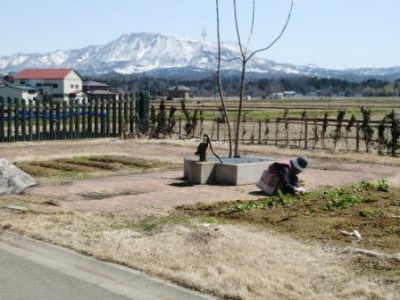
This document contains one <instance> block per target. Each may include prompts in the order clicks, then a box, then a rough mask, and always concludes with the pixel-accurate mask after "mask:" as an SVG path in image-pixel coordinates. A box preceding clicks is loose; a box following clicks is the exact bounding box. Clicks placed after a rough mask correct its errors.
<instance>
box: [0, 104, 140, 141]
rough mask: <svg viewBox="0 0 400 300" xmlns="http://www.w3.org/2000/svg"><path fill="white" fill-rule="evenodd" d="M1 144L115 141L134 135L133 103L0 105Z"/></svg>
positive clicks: (134, 116)
mask: <svg viewBox="0 0 400 300" xmlns="http://www.w3.org/2000/svg"><path fill="white" fill-rule="evenodd" d="M0 120H1V122H0V142H17V141H41V140H64V139H85V138H100V137H116V136H120V135H122V134H123V133H124V132H126V131H130V132H132V131H134V130H135V128H134V127H135V126H136V124H137V122H135V121H137V120H136V108H135V100H133V99H123V100H115V99H94V100H93V101H92V102H91V103H87V102H86V101H83V102H82V103H81V104H77V103H75V102H74V101H73V100H71V101H70V102H55V103H51V102H50V103H37V104H36V103H35V104H34V103H32V101H31V102H29V103H28V104H27V103H26V102H25V101H24V100H22V101H20V103H17V104H11V105H6V104H4V103H1V104H0Z"/></svg>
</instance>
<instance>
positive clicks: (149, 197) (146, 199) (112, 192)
mask: <svg viewBox="0 0 400 300" xmlns="http://www.w3.org/2000/svg"><path fill="white" fill-rule="evenodd" d="M333 168H334V169H333V170H332V167H331V168H330V169H313V168H310V169H309V170H307V172H305V173H302V174H301V175H300V178H301V179H303V180H305V181H306V183H307V184H306V188H307V189H309V190H313V189H317V188H328V187H332V186H343V185H348V184H355V183H358V182H360V181H362V180H364V181H368V180H376V179H380V178H389V177H392V176H399V177H400V168H397V167H389V166H376V165H368V164H340V163H339V164H334V166H333ZM182 176H183V171H172V172H163V173H147V174H135V175H127V176H114V177H107V178H100V179H89V180H81V181H74V182H71V183H70V184H65V185H58V186H35V187H31V188H29V189H27V190H26V192H27V193H33V194H38V195H51V196H54V197H56V198H57V199H59V200H61V205H62V206H63V207H65V208H69V209H74V210H125V209H132V208H135V207H140V206H150V207H156V208H161V209H170V208H173V207H176V206H179V205H185V204H195V203H198V202H203V203H204V202H219V201H235V200H251V199H257V198H261V197H265V195H263V194H262V193H261V192H260V190H259V189H258V188H257V187H256V186H255V185H254V184H250V185H241V186H226V185H191V184H187V183H186V182H185V181H183V180H182Z"/></svg>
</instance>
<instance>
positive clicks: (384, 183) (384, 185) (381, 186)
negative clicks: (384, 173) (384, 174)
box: [376, 179, 389, 192]
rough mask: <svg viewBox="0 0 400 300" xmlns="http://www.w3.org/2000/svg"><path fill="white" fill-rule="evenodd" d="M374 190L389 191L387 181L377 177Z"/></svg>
mask: <svg viewBox="0 0 400 300" xmlns="http://www.w3.org/2000/svg"><path fill="white" fill-rule="evenodd" d="M376 190H377V191H380V192H388V191H389V183H388V182H387V181H386V180H385V179H379V180H378V183H377V184H376Z"/></svg>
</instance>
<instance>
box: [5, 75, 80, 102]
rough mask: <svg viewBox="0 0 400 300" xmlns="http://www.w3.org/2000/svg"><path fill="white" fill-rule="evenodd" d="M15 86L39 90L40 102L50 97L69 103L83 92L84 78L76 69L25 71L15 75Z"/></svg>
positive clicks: (38, 97)
mask: <svg viewBox="0 0 400 300" xmlns="http://www.w3.org/2000/svg"><path fill="white" fill-rule="evenodd" d="M13 85H14V86H26V87H29V88H31V89H39V90H40V95H38V96H37V99H38V100H42V99H43V98H44V97H47V96H49V97H51V99H52V100H55V101H67V100H68V99H70V98H71V96H72V95H74V94H76V93H78V92H81V91H82V77H81V76H80V75H79V74H78V73H77V72H76V71H75V70H74V69H24V70H22V71H21V72H19V73H17V74H16V75H15V77H14V84H13Z"/></svg>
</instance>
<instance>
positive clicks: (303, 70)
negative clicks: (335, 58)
mask: <svg viewBox="0 0 400 300" xmlns="http://www.w3.org/2000/svg"><path fill="white" fill-rule="evenodd" d="M217 50H218V48H217V45H216V44H212V43H206V42H203V41H195V40H190V39H185V38H180V37H176V36H170V35H164V34H153V33H132V34H124V35H122V36H121V37H119V38H117V39H116V40H114V41H111V42H110V43H108V44H106V45H104V46H88V47H85V48H82V49H74V50H56V51H52V52H49V53H46V54H39V53H30V54H29V53H17V54H14V55H9V56H3V57H0V73H3V74H7V73H10V72H11V73H13V72H18V71H20V70H21V69H24V68H66V67H68V68H69V67H72V68H75V69H76V70H77V71H78V72H79V73H80V74H82V75H95V74H101V73H109V72H117V73H120V74H134V73H142V72H146V73H147V74H149V75H151V74H157V75H160V76H162V75H166V74H169V75H176V74H185V76H187V75H188V74H202V73H210V72H214V71H215V70H216V66H217V60H216V57H217ZM221 55H222V58H223V62H222V69H223V70H224V71H225V72H228V71H229V72H237V71H239V70H240V60H238V59H236V58H240V57H241V56H240V52H239V47H238V45H237V44H236V43H232V42H223V43H222V45H221ZM247 71H248V73H249V74H253V76H256V75H257V74H258V76H271V77H272V76H285V75H286V76H294V75H306V76H318V77H319V76H322V77H327V76H330V77H364V76H369V77H388V78H389V77H390V78H398V77H399V76H400V68H397V67H394V68H387V69H385V68H379V69H347V70H341V71H337V70H328V69H322V68H319V67H317V66H315V65H308V66H294V65H290V64H279V63H275V62H274V61H271V60H266V59H262V58H259V57H253V58H252V59H251V60H250V61H249V62H248V64H247Z"/></svg>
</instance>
